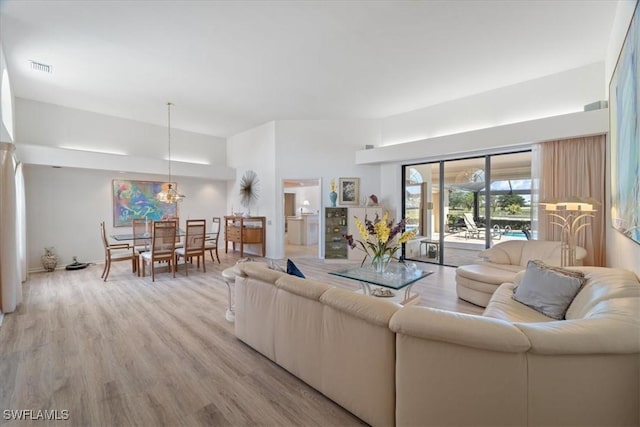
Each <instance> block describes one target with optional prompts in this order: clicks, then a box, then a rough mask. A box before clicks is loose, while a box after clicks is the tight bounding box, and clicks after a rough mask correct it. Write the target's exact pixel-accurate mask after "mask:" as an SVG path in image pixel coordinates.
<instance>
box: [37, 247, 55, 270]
mask: <svg viewBox="0 0 640 427" xmlns="http://www.w3.org/2000/svg"><path fill="white" fill-rule="evenodd" d="M41 260H42V266H43V267H44V269H45V271H54V270H55V269H56V266H57V265H58V257H57V256H56V254H55V253H54V252H53V248H44V255H42V258H41Z"/></svg>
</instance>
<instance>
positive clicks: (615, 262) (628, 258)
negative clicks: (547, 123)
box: [603, 1, 640, 276]
mask: <svg viewBox="0 0 640 427" xmlns="http://www.w3.org/2000/svg"><path fill="white" fill-rule="evenodd" d="M635 6H636V1H620V2H618V9H617V11H616V17H615V21H614V23H613V29H612V32H611V37H610V40H609V48H608V50H607V62H606V67H605V68H606V70H607V74H606V76H605V78H604V79H603V80H604V83H605V87H606V88H607V90H608V87H609V81H610V80H611V76H612V75H613V70H614V68H615V64H616V62H617V60H618V55H619V53H620V49H621V48H622V43H623V41H624V36H625V34H626V32H627V28H628V27H629V23H630V22H631V17H632V16H633V10H634V8H635ZM608 144H609V141H607V146H608V147H609V145H608ZM609 155H610V150H609V149H608V150H607V156H609ZM608 162H609V163H608V164H609V165H610V164H611V163H610V159H609V160H608ZM607 170H608V171H609V173H610V171H611V168H610V167H608V168H607ZM610 188H611V183H610V181H609V180H607V183H606V189H607V192H609V190H610ZM606 224H607V230H606V235H607V246H606V255H607V265H608V266H610V267H618V268H626V269H628V270H632V271H634V272H635V273H636V274H637V275H638V276H640V244H638V243H636V242H634V241H633V240H631V239H629V238H627V237H625V236H624V235H623V234H622V233H620V232H619V231H617V230H616V229H614V228H613V227H612V225H611V200H610V197H607V202H606Z"/></svg>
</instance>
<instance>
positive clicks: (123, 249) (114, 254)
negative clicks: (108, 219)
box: [100, 221, 135, 282]
mask: <svg viewBox="0 0 640 427" xmlns="http://www.w3.org/2000/svg"><path fill="white" fill-rule="evenodd" d="M100 234H101V236H102V245H103V246H104V270H102V275H101V276H100V277H101V278H103V279H104V281H105V282H106V281H107V277H109V271H110V270H111V263H112V262H116V261H129V260H131V261H132V262H133V256H132V254H131V252H130V251H129V250H130V249H131V247H130V245H129V244H128V243H109V240H107V230H106V229H105V226H104V221H102V222H101V223H100ZM132 268H135V265H132ZM134 271H135V270H134Z"/></svg>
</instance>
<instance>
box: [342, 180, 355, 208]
mask: <svg viewBox="0 0 640 427" xmlns="http://www.w3.org/2000/svg"><path fill="white" fill-rule="evenodd" d="M359 200H360V178H340V179H339V180H338V203H339V204H341V205H358V204H359V203H360V202H359Z"/></svg>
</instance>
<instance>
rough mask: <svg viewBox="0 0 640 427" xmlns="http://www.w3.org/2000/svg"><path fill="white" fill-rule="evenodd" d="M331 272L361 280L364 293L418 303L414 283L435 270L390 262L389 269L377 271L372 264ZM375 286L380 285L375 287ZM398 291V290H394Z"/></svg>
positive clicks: (335, 274)
mask: <svg viewBox="0 0 640 427" xmlns="http://www.w3.org/2000/svg"><path fill="white" fill-rule="evenodd" d="M329 274H332V275H334V276H339V277H344V278H346V279H351V280H357V281H358V282H360V286H361V287H362V289H361V290H360V292H361V293H363V294H364V295H371V296H377V297H389V298H390V299H391V300H392V301H394V302H399V303H400V304H402V305H407V304H413V303H416V302H417V301H418V299H419V297H420V295H418V294H417V293H413V294H412V293H411V288H412V287H413V284H414V283H415V282H417V281H418V280H420V279H423V278H425V277H427V276H428V275H430V274H433V271H422V270H420V269H419V268H415V267H414V266H412V267H406V266H405V264H400V263H394V264H389V266H388V267H387V271H385V272H384V273H376V272H375V271H374V270H373V269H372V268H371V267H370V266H365V267H351V268H348V269H346V270H340V271H332V272H330V273H329ZM372 285H373V286H380V287H382V289H381V288H375V287H372ZM394 291H397V292H394Z"/></svg>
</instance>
